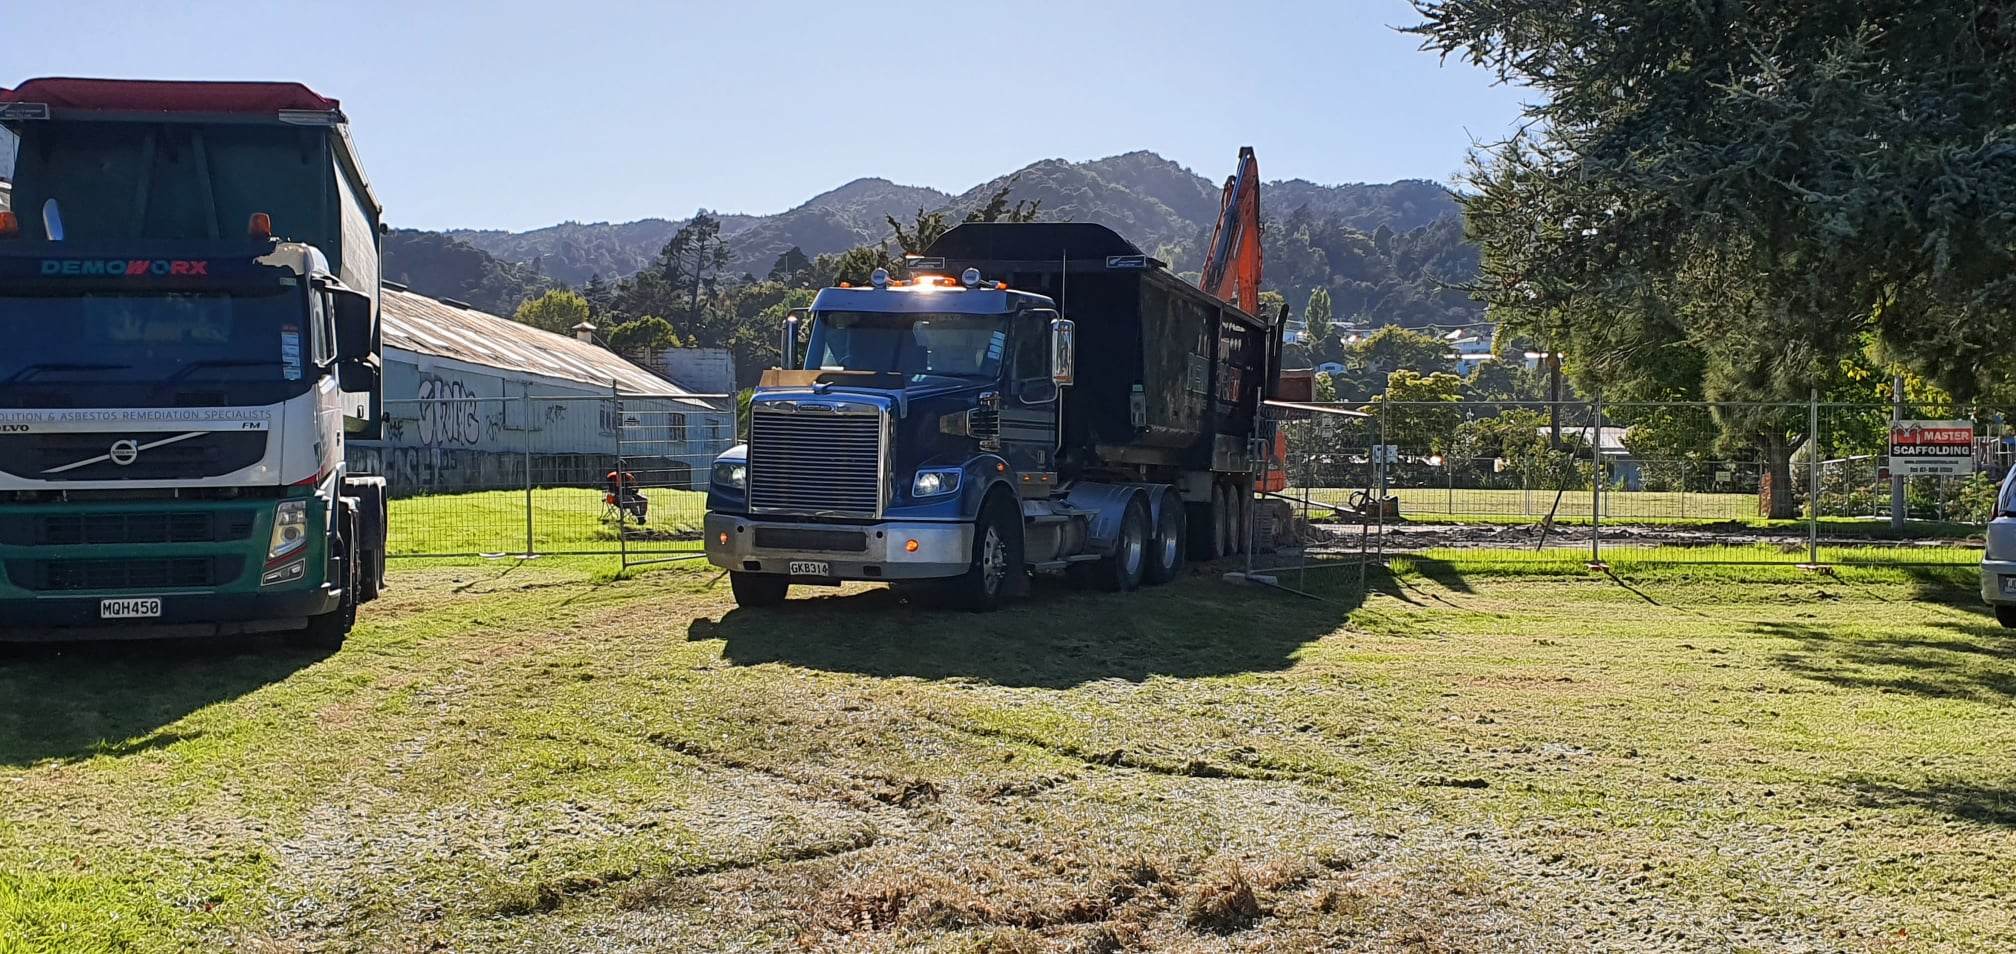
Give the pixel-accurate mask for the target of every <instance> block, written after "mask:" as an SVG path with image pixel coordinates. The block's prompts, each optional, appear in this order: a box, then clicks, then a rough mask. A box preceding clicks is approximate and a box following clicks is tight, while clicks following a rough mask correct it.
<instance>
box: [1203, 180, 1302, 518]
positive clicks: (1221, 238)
mask: <svg viewBox="0 0 2016 954" xmlns="http://www.w3.org/2000/svg"><path fill="white" fill-rule="evenodd" d="M1260 269H1261V257H1260V162H1259V160H1257V159H1255V158H1253V147H1252V146H1242V147H1240V149H1239V169H1238V171H1237V172H1235V173H1234V174H1232V175H1231V176H1228V177H1226V179H1225V192H1224V194H1223V195H1222V196H1221V197H1220V198H1219V202H1218V224H1217V225H1216V226H1214V227H1213V228H1212V230H1211V246H1210V248H1209V249H1207V250H1206V251H1205V253H1204V272H1203V274H1202V276H1201V277H1200V278H1199V279H1198V282H1197V286H1198V287H1199V288H1202V289H1204V290H1205V291H1207V292H1210V293H1211V294H1213V295H1216V296H1218V297H1219V298H1222V299H1224V300H1226V301H1228V302H1231V303H1232V304H1235V305H1238V306H1239V310H1240V311H1243V312H1246V313H1247V314H1249V315H1255V316H1258V317H1259V318H1261V319H1262V320H1264V321H1268V322H1273V323H1277V324H1278V323H1279V322H1280V321H1282V320H1285V319H1286V317H1287V315H1286V312H1285V311H1284V312H1283V313H1282V314H1280V315H1262V314H1260ZM1279 338H1280V336H1279V334H1278V333H1277V334H1276V335H1275V340H1276V341H1278V340H1279ZM1268 370H1269V373H1271V374H1278V373H1279V366H1278V359H1277V360H1270V361H1269V362H1268ZM1270 392H1271V389H1270ZM1287 467H1288V438H1287V436H1286V435H1284V434H1282V433H1281V432H1280V431H1279V430H1276V431H1275V434H1274V446H1273V447H1272V448H1271V449H1270V450H1269V452H1268V454H1267V466H1266V469H1265V470H1263V471H1262V472H1261V473H1260V475H1259V476H1258V477H1257V478H1256V479H1255V481H1254V483H1255V486H1256V487H1257V488H1258V489H1260V490H1262V491H1269V492H1274V491H1280V490H1284V489H1286V488H1287V486H1288V473H1287Z"/></svg>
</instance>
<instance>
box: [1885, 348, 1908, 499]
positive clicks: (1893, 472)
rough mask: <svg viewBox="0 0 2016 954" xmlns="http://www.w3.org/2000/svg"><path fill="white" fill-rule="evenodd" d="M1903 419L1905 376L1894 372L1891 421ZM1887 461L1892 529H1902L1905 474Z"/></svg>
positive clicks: (1891, 381)
mask: <svg viewBox="0 0 2016 954" xmlns="http://www.w3.org/2000/svg"><path fill="white" fill-rule="evenodd" d="M1903 419H1904V376H1903V375H1901V374H1893V375H1891V376H1890V423H1891V424H1893V425H1894V424H1896V423H1897V422H1899V421H1902V420H1903ZM1884 443H1885V444H1886V445H1887V444H1888V443H1889V439H1888V438H1885V439H1884ZM1885 462H1886V463H1888V464H1889V465H1890V529H1892V530H1902V529H1904V517H1905V504H1904V475H1902V474H1900V473H1898V472H1897V462H1896V461H1895V460H1891V459H1889V458H1887V457H1886V458H1885Z"/></svg>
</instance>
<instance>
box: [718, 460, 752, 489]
mask: <svg viewBox="0 0 2016 954" xmlns="http://www.w3.org/2000/svg"><path fill="white" fill-rule="evenodd" d="M714 482H715V483H717V484H722V485H724V486H728V487H733V488H735V489H736V490H747V489H748V488H749V465H748V464H745V463H742V462H741V461H729V460H722V461H715V462H714Z"/></svg>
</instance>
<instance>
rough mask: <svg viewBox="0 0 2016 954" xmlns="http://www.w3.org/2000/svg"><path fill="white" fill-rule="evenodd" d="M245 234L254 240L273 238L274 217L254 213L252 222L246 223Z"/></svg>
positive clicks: (262, 213)
mask: <svg viewBox="0 0 2016 954" xmlns="http://www.w3.org/2000/svg"><path fill="white" fill-rule="evenodd" d="M245 234H247V235H250V236H252V237H253V238H272V237H273V217H272V216H270V215H267V214H266V213H264V212H254V213H252V219H251V221H249V222H247V223H245Z"/></svg>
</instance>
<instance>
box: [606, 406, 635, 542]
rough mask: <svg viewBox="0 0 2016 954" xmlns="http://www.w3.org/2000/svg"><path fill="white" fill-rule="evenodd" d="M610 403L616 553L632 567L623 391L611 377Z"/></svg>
mask: <svg viewBox="0 0 2016 954" xmlns="http://www.w3.org/2000/svg"><path fill="white" fill-rule="evenodd" d="M609 405H610V407H611V408H612V409H613V410H614V411H615V424H616V430H615V435H616V437H615V443H614V444H613V447H614V449H615V451H616V455H615V459H614V464H615V471H616V553H617V558H616V559H617V562H618V563H619V564H620V565H621V566H622V568H623V569H625V570H628V569H629V568H630V512H629V511H627V510H624V509H623V488H624V487H625V486H627V483H628V478H627V477H626V476H625V475H626V474H627V471H625V470H624V469H623V392H622V391H621V390H620V389H619V387H618V385H617V382H616V379H615V378H610V379H609Z"/></svg>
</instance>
